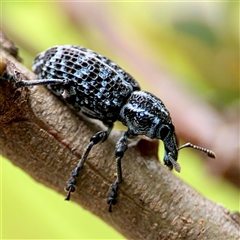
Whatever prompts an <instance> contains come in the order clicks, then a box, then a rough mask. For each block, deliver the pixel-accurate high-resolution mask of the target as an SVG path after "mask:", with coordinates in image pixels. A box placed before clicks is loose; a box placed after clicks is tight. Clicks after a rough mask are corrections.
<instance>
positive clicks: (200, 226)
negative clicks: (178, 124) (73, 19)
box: [0, 50, 239, 239]
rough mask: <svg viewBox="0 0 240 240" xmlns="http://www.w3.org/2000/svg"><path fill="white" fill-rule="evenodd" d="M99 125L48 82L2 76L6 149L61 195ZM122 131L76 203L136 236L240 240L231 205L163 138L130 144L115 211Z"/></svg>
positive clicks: (88, 173) (86, 177) (0, 120)
mask: <svg viewBox="0 0 240 240" xmlns="http://www.w3.org/2000/svg"><path fill="white" fill-rule="evenodd" d="M6 59H7V60H8V61H10V63H8V64H10V65H8V66H12V68H14V65H15V66H16V67H17V69H18V70H17V71H19V72H20V76H21V74H23V75H25V76H26V78H31V79H33V78H34V75H33V74H32V73H31V72H30V71H28V70H27V69H26V68H24V67H23V66H22V65H21V64H20V63H19V62H17V61H16V60H15V59H14V58H13V57H11V56H9V55H8V54H7V53H6V52H5V51H3V50H1V56H0V60H1V65H0V66H1V68H0V69H1V71H2V72H3V70H5V63H6V62H7V61H6ZM12 63H13V64H14V65H11V64H12ZM15 73H16V72H15ZM0 74H1V73H0ZM100 128H101V127H100V126H98V125H96V124H93V123H91V122H89V121H87V120H84V119H82V118H81V117H79V116H77V115H76V114H75V113H74V112H73V111H71V110H70V109H69V108H68V107H67V106H66V105H65V104H64V103H62V102H61V101H59V99H57V98H56V97H55V96H54V95H53V94H51V93H50V92H48V91H47V89H45V88H44V87H31V88H28V89H27V88H22V89H16V88H15V87H14V84H12V83H8V82H3V81H1V82H0V147H1V148H0V150H1V152H2V154H3V155H4V156H5V157H7V158H8V159H10V160H11V161H12V162H13V163H14V164H15V165H17V166H19V167H20V168H22V169H23V170H24V171H26V172H27V173H28V174H29V175H31V176H32V177H33V178H34V179H35V180H37V181H39V182H41V183H43V184H45V185H46V186H48V187H50V188H52V189H54V190H56V191H58V192H59V193H62V194H65V193H64V190H63V188H64V186H65V184H66V181H67V180H68V177H69V173H70V171H71V170H72V169H73V168H74V167H75V166H76V163H77V161H78V158H79V157H80V156H81V154H82V153H83V151H84V148H85V147H86V146H87V144H88V142H89V139H90V137H91V136H92V135H93V134H94V133H96V132H97V131H98V130H99V129H100ZM120 135H121V133H120V132H118V131H113V134H111V136H110V138H109V139H108V141H107V142H104V143H102V144H98V145H97V146H95V147H94V148H93V149H92V151H91V153H90V155H89V158H88V160H87V162H86V165H85V167H84V169H83V170H82V172H81V174H80V177H79V179H78V185H77V190H76V192H75V194H74V195H73V196H72V200H73V201H75V202H77V203H78V204H80V205H81V206H83V207H84V208H86V209H88V210H89V211H91V212H92V213H94V214H96V215H97V216H99V217H100V218H101V219H103V220H104V221H105V222H107V223H108V224H109V225H111V226H113V227H114V228H115V229H116V230H118V231H119V232H121V233H122V234H123V235H124V236H125V237H127V238H129V239H238V238H239V224H238V223H237V221H236V220H235V217H234V218H233V217H232V216H233V215H231V214H230V213H229V211H228V210H226V209H225V208H223V207H222V206H219V205H218V204H216V203H213V202H211V201H209V200H207V199H205V198H204V197H202V196H201V195H199V194H198V193H197V192H196V191H194V190H193V189H191V188H190V187H189V186H187V185H186V184H185V183H183V182H182V181H181V180H179V179H178V178H177V177H175V176H174V175H173V174H172V173H171V172H170V171H168V170H167V169H166V168H165V167H164V166H163V165H162V164H160V163H159V161H158V159H157V147H158V144H157V142H156V141H149V140H145V139H141V140H140V141H139V142H137V143H136V144H132V146H131V147H129V149H128V151H127V152H126V154H125V156H124V158H123V161H122V167H123V176H124V181H123V183H122V184H121V185H120V190H119V197H118V204H117V205H116V206H114V207H113V213H109V212H108V211H107V208H108V207H107V204H106V196H107V195H108V191H109V186H110V184H112V183H113V181H114V172H115V162H114V148H115V143H116V139H118V138H119V137H120ZM72 149H75V150H74V151H72ZM234 216H235V215H234Z"/></svg>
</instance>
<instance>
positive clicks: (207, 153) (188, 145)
mask: <svg viewBox="0 0 240 240" xmlns="http://www.w3.org/2000/svg"><path fill="white" fill-rule="evenodd" d="M188 147H189V148H194V149H196V150H198V151H201V152H203V153H205V154H206V155H207V156H208V157H210V158H216V155H215V153H214V152H213V151H211V150H209V149H207V148H202V147H199V146H196V145H194V144H192V143H190V142H188V143H186V144H184V145H182V146H181V147H179V148H178V151H180V150H181V149H183V148H188Z"/></svg>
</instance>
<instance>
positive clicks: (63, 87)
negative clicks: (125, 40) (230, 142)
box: [16, 45, 215, 212]
mask: <svg viewBox="0 0 240 240" xmlns="http://www.w3.org/2000/svg"><path fill="white" fill-rule="evenodd" d="M32 69H33V71H34V72H35V73H36V75H37V78H38V80H29V81H27V80H21V81H18V82H17V83H16V85H17V87H22V86H32V85H47V87H48V88H49V89H50V90H51V91H52V92H53V93H54V94H56V95H57V96H60V97H61V98H62V99H64V100H65V101H66V102H67V104H69V105H70V106H71V107H73V108H74V109H75V111H77V112H80V111H81V112H82V113H83V114H85V115H86V116H88V117H90V118H94V119H99V120H100V121H102V122H103V123H104V124H105V125H106V126H107V130H106V131H100V132H98V133H96V134H95V135H94V136H92V138H91V139H90V143H89V144H88V146H87V147H86V150H85V152H84V154H83V156H82V158H81V160H80V161H79V162H78V164H77V167H76V168H75V169H74V170H73V171H72V173H71V178H70V179H69V180H68V183H67V186H66V191H67V192H68V194H67V196H66V200H69V199H70V195H71V193H72V192H74V191H75V186H76V178H77V177H78V175H79V172H80V170H81V169H82V168H83V165H84V163H85V161H86V159H87V157H88V154H89V152H90V150H91V148H92V147H93V145H95V144H97V143H99V142H100V141H102V142H103V141H105V140H107V138H108V136H109V134H110V132H111V130H112V128H113V124H114V122H115V121H117V120H118V121H120V122H122V123H123V124H124V125H126V126H127V128H128V129H127V131H126V132H124V133H123V135H122V137H121V138H120V139H119V140H118V142H117V143H116V150H115V156H116V164H117V178H116V181H115V182H114V183H113V184H112V185H111V186H110V193H109V196H108V199H107V203H108V204H109V211H110V212H111V211H112V205H115V204H116V203H117V191H118V185H119V184H120V183H121V182H122V168H121V159H122V157H123V155H124V152H125V151H126V150H127V148H128V144H127V139H128V138H134V137H136V136H138V135H145V136H147V137H149V138H152V139H153V138H157V139H161V140H162V141H163V143H164V148H165V155H164V159H163V160H164V164H165V165H167V167H168V168H169V169H171V170H172V169H173V168H174V169H175V170H176V171H178V172H179V171H180V165H179V164H178V163H177V159H178V152H179V150H180V149H182V148H186V147H190V148H194V149H197V150H200V151H202V152H204V153H205V154H207V155H208V156H209V157H212V158H214V157H215V154H214V152H212V151H211V150H208V149H205V148H201V147H199V146H195V145H193V144H191V143H187V144H185V145H183V146H181V147H178V144H177V140H176V135H175V131H174V125H173V123H172V120H171V117H170V114H169V112H168V110H167V109H166V107H165V106H164V104H163V102H162V101H161V100H160V99H159V98H157V97H155V96H154V95H153V94H151V93H149V92H146V91H141V90H140V87H139V85H138V83H137V82H136V81H135V80H134V79H133V78H132V77H131V76H130V75H129V74H128V73H127V72H125V71H124V70H123V69H122V68H120V67H119V66H118V65H117V64H116V63H114V62H112V61H111V60H110V59H108V58H106V57H103V56H102V55H100V54H97V53H95V52H93V51H91V50H89V49H87V48H84V47H78V46H72V45H63V46H55V47H52V48H50V49H48V50H46V51H44V52H42V53H40V54H39V55H38V56H37V57H36V58H35V61H34V63H33V67H32Z"/></svg>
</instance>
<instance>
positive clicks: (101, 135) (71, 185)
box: [65, 123, 113, 200]
mask: <svg viewBox="0 0 240 240" xmlns="http://www.w3.org/2000/svg"><path fill="white" fill-rule="evenodd" d="M112 128H113V123H111V124H109V125H108V129H107V130H106V131H100V132H97V133H96V134H95V135H93V136H92V137H91V139H90V142H89V144H88V146H87V147H86V149H85V151H84V154H83V156H82V158H81V159H80V161H79V162H78V164H77V167H76V168H75V169H74V170H73V171H72V173H71V178H70V179H69V180H68V182H67V186H66V188H65V190H66V191H67V192H68V193H67V196H66V198H65V200H70V195H71V193H72V192H74V191H75V186H76V183H77V181H76V178H77V177H78V176H79V172H80V171H81V169H82V168H83V166H84V163H85V162H86V160H87V157H88V154H89V152H90V151H91V149H92V147H93V146H94V145H96V144H98V143H99V142H100V141H102V142H104V141H106V140H107V138H108V136H109V134H110V132H111V131H112Z"/></svg>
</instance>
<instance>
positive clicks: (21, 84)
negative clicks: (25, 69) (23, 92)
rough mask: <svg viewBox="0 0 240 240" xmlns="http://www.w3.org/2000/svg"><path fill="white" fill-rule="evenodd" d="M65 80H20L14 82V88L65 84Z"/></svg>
mask: <svg viewBox="0 0 240 240" xmlns="http://www.w3.org/2000/svg"><path fill="white" fill-rule="evenodd" d="M66 83H67V80H66V79H37V80H21V81H18V82H16V87H17V88H20V87H26V86H34V85H48V84H66Z"/></svg>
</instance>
